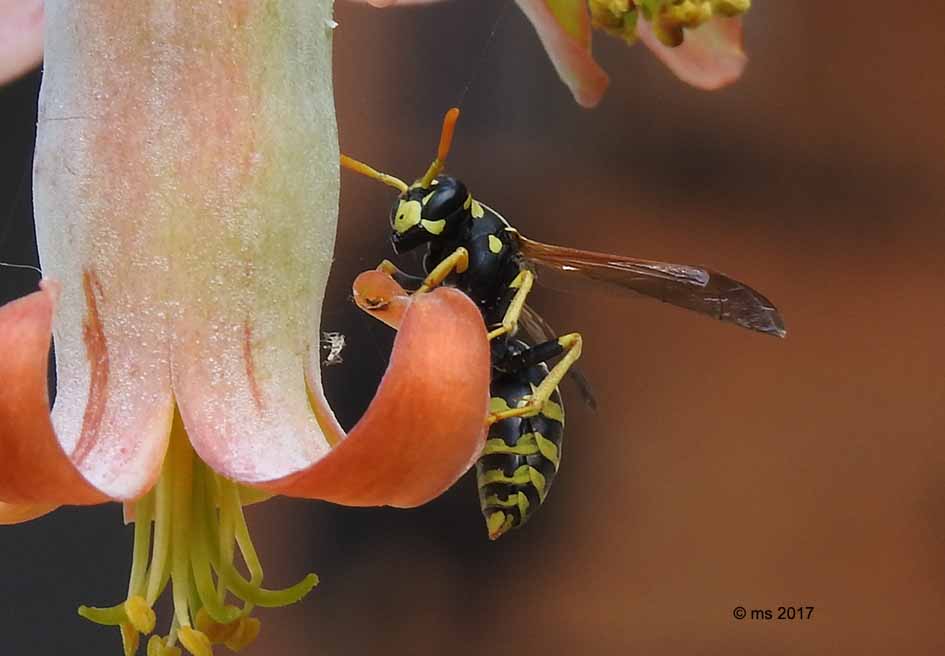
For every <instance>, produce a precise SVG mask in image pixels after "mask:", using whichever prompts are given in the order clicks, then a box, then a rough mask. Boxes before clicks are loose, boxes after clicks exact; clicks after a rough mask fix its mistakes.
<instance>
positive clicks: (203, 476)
mask: <svg viewBox="0 0 945 656" xmlns="http://www.w3.org/2000/svg"><path fill="white" fill-rule="evenodd" d="M243 503H244V500H243V499H242V497H241V490H240V487H239V486H238V485H237V484H235V483H233V482H232V481H229V480H226V479H224V478H222V477H220V476H218V475H217V474H215V473H214V472H213V471H211V470H210V469H209V468H208V467H207V466H206V465H205V464H204V463H203V462H201V461H200V459H199V458H198V457H197V455H196V453H194V451H193V448H192V447H191V446H190V443H189V441H188V439H187V435H186V433H185V431H184V426H183V421H182V420H181V418H180V415H179V414H176V415H175V417H174V421H173V424H172V428H171V435H170V440H169V443H168V448H167V453H166V455H165V458H164V467H163V468H162V471H161V476H160V478H159V479H158V482H157V485H156V486H155V488H154V489H153V490H152V491H151V492H149V493H148V494H146V495H144V496H143V497H141V498H140V499H139V500H138V501H137V505H136V508H135V518H136V520H135V537H134V547H133V558H132V563H131V573H130V576H129V581H128V597H127V598H126V599H125V601H124V602H123V603H121V604H117V605H115V606H110V607H107V608H97V607H90V606H82V607H80V608H79V614H80V615H81V616H82V617H85V618H86V619H88V620H91V621H93V622H96V623H98V624H105V625H109V626H117V627H119V628H120V630H121V636H122V645H123V648H124V651H125V656H133V654H134V653H136V650H137V648H138V646H139V642H140V635H141V634H145V635H147V634H149V633H151V632H152V631H153V630H154V624H155V620H156V617H155V614H154V610H153V608H152V606H153V605H154V602H155V601H156V600H157V599H158V597H160V596H161V594H162V593H163V591H164V590H165V588H166V587H167V585H168V583H170V584H171V587H172V592H171V596H172V600H173V608H174V612H173V615H172V617H171V625H170V630H169V632H168V634H167V637H166V638H161V637H160V636H152V638H151V639H150V640H148V644H147V653H148V656H179V654H181V647H183V648H184V649H186V650H187V651H188V652H190V654H192V656H212V645H213V644H214V643H217V644H220V643H222V644H224V645H226V646H227V647H228V648H230V649H232V650H240V649H242V648H244V647H246V646H247V645H249V644H250V643H252V642H253V641H255V639H256V637H257V636H258V635H259V630H260V622H259V620H258V619H257V618H254V617H251V616H250V613H251V612H252V610H253V608H254V607H255V606H257V605H259V606H264V607H270V608H271V607H278V606H286V605H288V604H291V603H294V602H296V601H299V600H300V599H302V597H304V596H305V595H306V594H308V592H309V591H310V590H311V589H312V588H314V587H315V585H317V583H318V577H317V576H315V575H314V574H309V575H308V576H306V577H305V578H303V579H302V580H301V581H299V582H298V583H296V584H295V585H293V586H291V587H288V588H285V589H283V590H269V589H265V588H263V587H262V582H263V568H262V564H261V563H260V561H259V555H258V554H257V553H256V548H255V547H254V546H253V541H252V538H251V537H250V534H249V528H248V526H247V524H246V517H245V515H244V514H243ZM152 524H153V526H152ZM237 547H238V548H239V550H240V554H241V556H242V560H243V563H244V564H245V566H246V567H245V568H246V571H247V572H248V575H249V578H248V579H247V578H246V576H244V575H243V573H242V572H241V570H242V567H240V568H239V569H238V568H237V564H236V563H235V558H236V549H237ZM231 593H232V594H233V596H234V597H236V598H237V599H239V600H240V601H241V602H242V608H238V607H237V606H235V605H232V604H229V603H227V596H228V594H231ZM178 641H179V642H180V646H178V644H177V643H178Z"/></svg>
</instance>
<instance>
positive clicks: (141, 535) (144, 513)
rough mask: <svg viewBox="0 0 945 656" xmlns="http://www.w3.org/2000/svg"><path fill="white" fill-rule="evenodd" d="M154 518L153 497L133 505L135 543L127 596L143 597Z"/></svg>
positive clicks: (149, 496)
mask: <svg viewBox="0 0 945 656" xmlns="http://www.w3.org/2000/svg"><path fill="white" fill-rule="evenodd" d="M153 518H154V496H153V495H151V494H146V495H144V496H143V497H141V498H140V499H138V501H137V503H135V542H134V548H133V550H132V559H131V576H130V577H129V580H128V596H129V597H132V596H135V595H144V592H145V589H144V587H145V583H146V579H145V576H146V575H147V570H148V556H149V552H150V550H151V521H152V519H153Z"/></svg>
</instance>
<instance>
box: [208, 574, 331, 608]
mask: <svg viewBox="0 0 945 656" xmlns="http://www.w3.org/2000/svg"><path fill="white" fill-rule="evenodd" d="M219 574H220V578H222V579H223V580H224V581H225V582H226V586H227V587H228V588H229V589H230V590H232V591H233V593H234V594H235V595H236V596H237V597H240V598H242V599H245V600H247V601H251V602H252V603H254V604H255V605H257V606H262V607H263V608H280V607H282V606H288V605H290V604H294V603H295V602H297V601H299V600H301V599H302V598H303V597H304V596H305V595H307V594H308V593H309V592H311V590H312V588H314V587H315V586H316V585H318V575H317V574H308V575H307V576H306V577H305V578H303V579H302V580H301V581H299V582H298V583H296V584H295V585H292V586H289V587H288V588H282V589H281V590H268V589H266V588H259V587H256V586H254V585H253V584H252V583H251V582H250V581H247V580H246V579H245V578H243V575H242V574H240V573H239V572H238V571H236V569H235V568H233V567H228V568H223V569H222V570H221V571H220V572H219Z"/></svg>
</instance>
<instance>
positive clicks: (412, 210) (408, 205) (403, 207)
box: [394, 200, 423, 234]
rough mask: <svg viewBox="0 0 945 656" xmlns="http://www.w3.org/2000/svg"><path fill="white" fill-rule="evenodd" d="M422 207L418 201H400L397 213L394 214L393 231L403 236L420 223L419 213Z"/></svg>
mask: <svg viewBox="0 0 945 656" xmlns="http://www.w3.org/2000/svg"><path fill="white" fill-rule="evenodd" d="M422 210H423V207H422V206H421V205H420V201H418V200H407V201H403V200H402V201H400V203H398V205H397V213H396V214H394V231H395V232H397V233H398V234H403V233H405V232H407V231H408V230H410V228H412V227H414V226H415V225H417V224H418V223H420V212H421V211H422Z"/></svg>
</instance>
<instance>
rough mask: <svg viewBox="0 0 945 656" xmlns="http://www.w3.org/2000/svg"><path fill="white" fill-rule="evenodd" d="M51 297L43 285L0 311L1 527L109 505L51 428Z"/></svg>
mask: <svg viewBox="0 0 945 656" xmlns="http://www.w3.org/2000/svg"><path fill="white" fill-rule="evenodd" d="M55 293H56V290H55V286H54V285H51V284H50V283H48V282H46V283H44V285H43V289H42V291H39V292H36V293H33V294H30V295H29V296H26V297H24V298H21V299H18V300H16V301H13V302H11V303H7V304H6V305H4V306H3V307H2V308H0V380H2V381H4V382H3V385H0V500H2V501H4V502H6V504H4V506H3V507H2V508H0V522H4V521H11V518H12V519H15V518H16V517H17V516H19V517H21V518H22V519H29V518H30V517H35V516H37V515H38V514H42V512H45V511H48V510H51V509H52V507H55V505H58V504H65V503H68V504H91V503H101V502H103V501H106V500H107V497H105V495H103V494H102V493H101V492H99V491H98V490H97V489H95V488H94V487H93V486H92V485H91V484H89V483H88V481H86V480H85V478H83V477H82V476H81V475H80V474H79V472H78V471H77V470H76V468H75V466H74V465H73V463H72V461H71V460H70V459H69V457H68V456H67V455H66V454H65V453H64V452H63V450H62V447H61V446H60V445H59V440H58V439H57V438H56V433H55V431H54V430H53V427H52V423H51V422H50V418H49V402H48V398H47V396H46V371H47V368H48V367H47V364H48V358H49V339H50V332H51V329H52V328H51V326H52V314H53V305H54V303H55ZM9 504H14V505H15V506H20V505H22V504H26V505H32V506H34V507H33V508H32V509H29V508H17V507H12V508H11V507H10V505H9ZM36 504H39V505H40V506H45V509H46V510H45V511H42V510H41V509H40V508H39V507H36ZM50 504H52V505H50Z"/></svg>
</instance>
